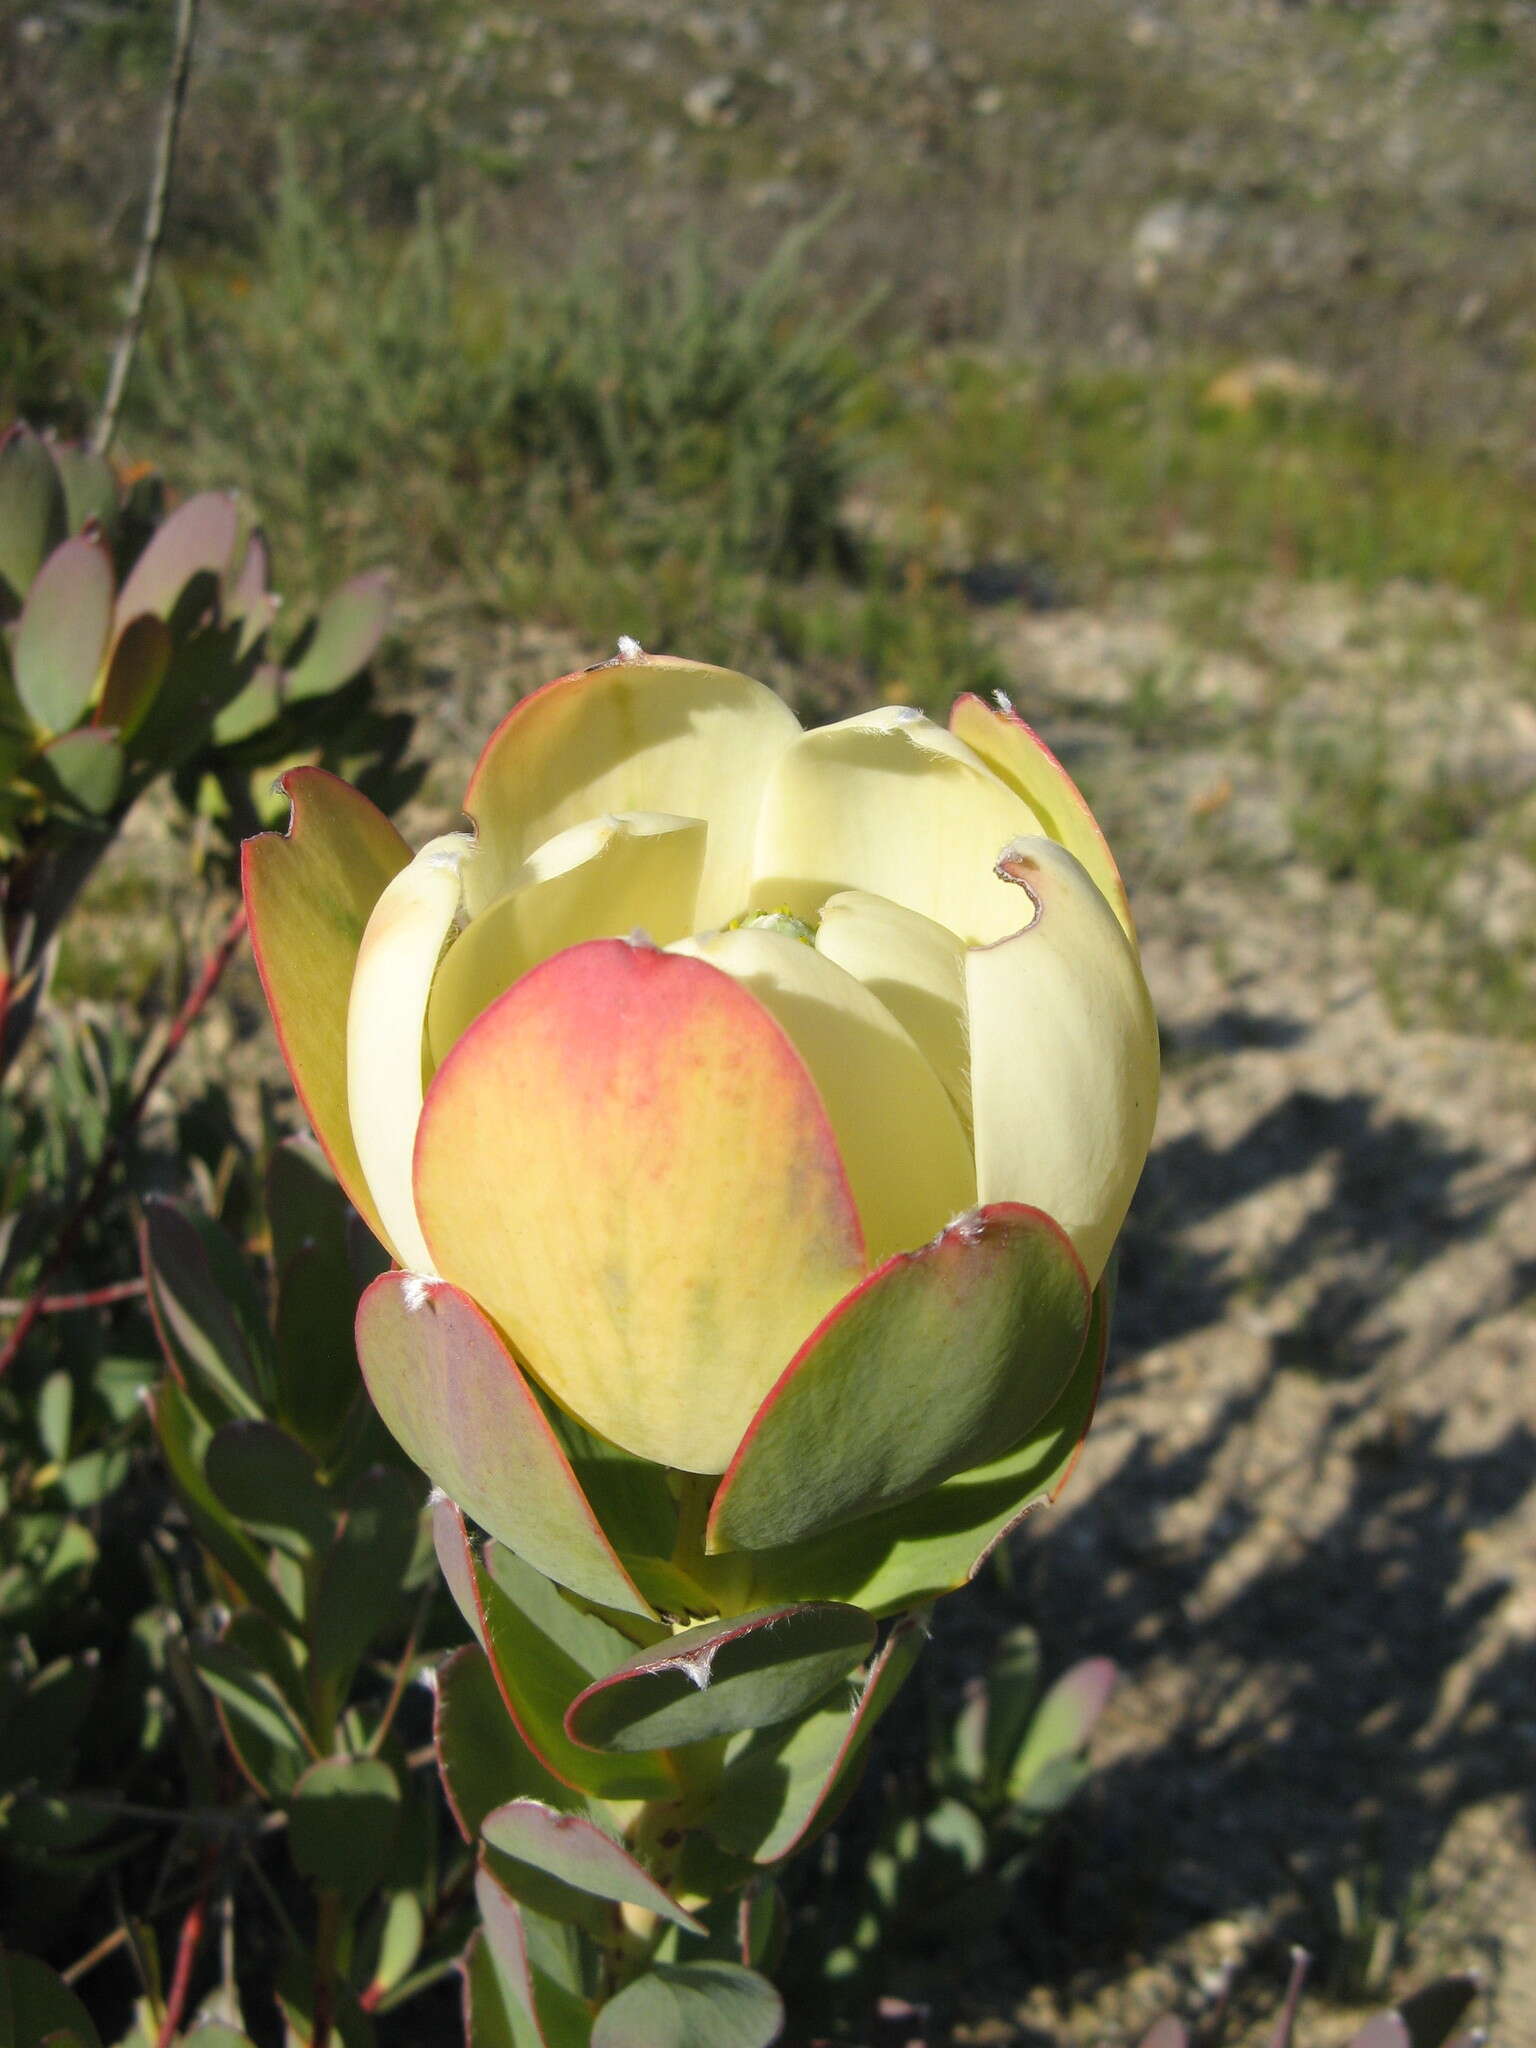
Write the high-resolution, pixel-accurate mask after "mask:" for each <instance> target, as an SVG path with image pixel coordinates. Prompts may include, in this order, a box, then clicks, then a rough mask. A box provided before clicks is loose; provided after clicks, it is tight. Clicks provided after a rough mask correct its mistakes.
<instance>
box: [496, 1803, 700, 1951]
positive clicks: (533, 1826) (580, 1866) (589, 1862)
mask: <svg viewBox="0 0 1536 2048" xmlns="http://www.w3.org/2000/svg"><path fill="white" fill-rule="evenodd" d="M480 1834H481V1837H482V1839H483V1840H484V1841H485V1842H486V1843H487V1845H488V1846H489V1847H490V1848H492V1849H495V1850H496V1851H497V1852H498V1854H499V1855H500V1856H502V1857H505V1858H507V1859H508V1860H509V1861H510V1862H512V1863H514V1864H519V1863H523V1864H530V1865H531V1866H532V1867H533V1869H535V1870H536V1871H538V1872H539V1874H540V1876H541V1877H543V1878H550V1879H553V1880H554V1881H555V1882H556V1883H558V1884H562V1885H569V1886H570V1887H571V1889H572V1890H573V1891H576V1892H581V1893H584V1894H586V1895H587V1896H588V1897H589V1898H594V1899H607V1900H609V1901H611V1902H612V1903H614V1904H615V1905H630V1906H640V1907H643V1908H644V1909H645V1910H646V1911H647V1912H651V1913H657V1914H659V1915H660V1916H661V1918H662V1919H663V1920H670V1921H671V1922H672V1923H673V1925H674V1926H676V1927H681V1928H683V1929H684V1930H685V1931H686V1932H687V1933H689V1934H703V1933H704V1931H705V1930H704V1928H703V1926H702V1924H701V1923H700V1922H699V1921H697V1920H696V1919H695V1918H694V1917H693V1915H692V1914H691V1913H688V1912H685V1911H684V1910H683V1908H682V1907H681V1906H680V1905H679V1904H678V1903H677V1901H676V1899H674V1898H673V1897H672V1895H671V1894H670V1893H669V1892H668V1891H666V1890H665V1889H664V1888H663V1887H662V1886H661V1885H659V1884H658V1883H657V1882H656V1880H655V1878H654V1877H652V1876H651V1874H650V1872H649V1871H648V1870H647V1869H646V1868H645V1867H644V1865H643V1864H640V1863H637V1862H636V1861H635V1859H634V1857H633V1856H631V1855H630V1853H629V1851H628V1850H627V1849H625V1848H623V1847H622V1846H621V1845H620V1844H619V1843H618V1842H616V1841H615V1840H614V1839H613V1837H612V1836H611V1835H608V1834H605V1833H604V1832H603V1830H602V1829H601V1828H600V1827H597V1826H595V1825H594V1823H593V1822H592V1821H590V1820H587V1819H584V1818H583V1816H582V1815H580V1814H577V1813H561V1812H559V1811H557V1810H556V1809H555V1808H554V1807H551V1806H546V1805H544V1804H543V1803H542V1802H541V1801H539V1800H537V1799H526V1798H519V1799H510V1800H508V1801H507V1803H506V1804H505V1805H504V1806H498V1807H497V1808H496V1810H495V1811H494V1812H493V1813H489V1814H487V1815H486V1817H485V1819H484V1821H483V1822H482V1823H481V1827H480ZM497 1874H498V1876H500V1877H501V1878H502V1879H503V1881H504V1882H506V1883H507V1884H508V1885H509V1886H510V1887H511V1888H512V1889H513V1890H514V1891H515V1890H516V1876H515V1874H514V1873H512V1872H509V1871H504V1870H503V1869H502V1868H501V1866H500V1865H498V1866H497ZM540 1910H545V1909H542V1908H541V1909H540ZM551 1910H552V1909H551Z"/></svg>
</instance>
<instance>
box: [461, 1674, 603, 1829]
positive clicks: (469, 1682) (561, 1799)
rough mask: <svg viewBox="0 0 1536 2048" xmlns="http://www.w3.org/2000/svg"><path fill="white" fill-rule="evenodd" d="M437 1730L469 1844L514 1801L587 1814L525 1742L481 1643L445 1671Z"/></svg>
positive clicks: (575, 1795)
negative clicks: (538, 1801)
mask: <svg viewBox="0 0 1536 2048" xmlns="http://www.w3.org/2000/svg"><path fill="white" fill-rule="evenodd" d="M432 1726H433V1739H434V1742H435V1745H436V1749H437V1768H438V1772H439V1775H440V1776H441V1778H442V1781H443V1791H444V1792H445V1794H446V1795H447V1799H448V1804H449V1807H450V1808H451V1809H452V1812H453V1817H454V1819H455V1820H456V1821H457V1822H458V1826H459V1833H460V1834H461V1835H462V1836H463V1837H464V1839H465V1841H466V1842H473V1841H474V1839H475V1837H476V1836H477V1835H478V1834H479V1832H480V1823H481V1822H482V1821H483V1820H484V1819H485V1816H486V1815H487V1814H488V1813H490V1812H492V1811H494V1809H495V1808H496V1807H498V1806H503V1805H505V1804H506V1802H507V1801H508V1800H509V1799H521V1798H538V1799H542V1800H544V1801H545V1803H546V1804H547V1805H550V1806H562V1807H569V1806H575V1807H577V1808H579V1809H581V1810H583V1811H584V1810H585V1808H586V1801H585V1799H583V1797H582V1796H581V1794H580V1793H579V1792H572V1791H571V1790H570V1788H569V1787H568V1786H566V1785H562V1784H561V1783H560V1781H559V1779H558V1778H555V1777H551V1775H550V1773H549V1772H548V1771H546V1770H545V1768H544V1766H543V1765H542V1764H541V1763H540V1762H539V1760H538V1758H537V1757H536V1756H535V1755H534V1753H533V1751H532V1750H531V1749H530V1748H529V1747H528V1745H527V1743H525V1742H524V1741H523V1739H522V1737H521V1736H520V1735H519V1734H518V1732H517V1729H516V1728H515V1726H514V1725H513V1723H512V1719H511V1717H510V1715H509V1714H508V1713H507V1710H506V1708H505V1706H504V1705H503V1704H502V1698H501V1693H500V1692H499V1690H498V1689H497V1685H496V1679H495V1676H494V1674H493V1672H492V1670H491V1667H490V1663H489V1661H488V1660H487V1658H486V1655H485V1652H484V1651H483V1650H479V1649H477V1648H476V1647H475V1645H474V1644H473V1643H465V1644H464V1646H463V1648H462V1649H458V1650H455V1651H454V1652H453V1654H452V1655H451V1656H449V1657H447V1658H445V1659H444V1661H443V1662H442V1663H441V1664H440V1665H439V1666H438V1671H437V1687H436V1695H435V1701H434V1710H433V1722H432Z"/></svg>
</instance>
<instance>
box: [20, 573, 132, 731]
mask: <svg viewBox="0 0 1536 2048" xmlns="http://www.w3.org/2000/svg"><path fill="white" fill-rule="evenodd" d="M111 630H112V559H111V556H110V555H109V554H108V553H107V548H106V543H105V542H104V541H101V540H90V539H86V538H84V537H81V538H80V539H78V540H67V541H65V543H64V544H63V546H62V547H57V548H55V549H54V551H53V553H52V554H51V555H50V556H49V557H48V559H47V561H46V562H44V564H43V566H42V568H41V569H39V571H38V573H37V576H36V578H35V579H34V581H33V584H32V588H31V589H30V590H29V591H28V592H27V601H26V603H25V604H24V605H23V606H22V611H21V617H20V619H18V621H17V622H16V640H15V645H14V647H13V648H12V652H11V672H12V675H13V676H14V678H15V683H16V694H17V696H18V697H19V698H20V699H21V702H22V705H23V707H24V709H25V711H26V714H27V716H28V717H29V718H30V719H31V721H32V723H33V724H34V725H35V726H36V727H37V728H38V729H39V731H41V732H48V733H63V732H68V731H69V730H70V728H71V727H72V726H73V725H74V724H75V723H76V721H77V720H78V719H79V717H80V714H81V713H82V712H83V711H84V710H85V708H86V706H87V705H88V704H89V703H90V701H91V698H92V696H93V695H94V694H95V689H96V678H97V676H98V675H99V674H100V673H101V665H102V660H103V658H104V656H105V654H106V651H107V637H108V635H109V633H110V632H111Z"/></svg>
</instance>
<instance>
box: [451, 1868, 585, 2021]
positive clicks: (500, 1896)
mask: <svg viewBox="0 0 1536 2048" xmlns="http://www.w3.org/2000/svg"><path fill="white" fill-rule="evenodd" d="M475 1903H476V1905H477V1906H478V1907H479V1908H480V1928H481V1937H480V1942H479V1943H478V1944H477V1945H476V1952H473V1953H472V1954H471V1956H470V1959H469V1964H468V1968H467V1970H466V1972H465V1978H466V1990H467V1994H468V1995H467V1998H466V2004H467V2005H468V2007H469V2014H468V2024H467V2025H466V2028H465V2032H466V2035H467V2038H468V2040H469V2042H470V2048H481V2044H482V2042H484V2043H485V2048H493V2044H494V2048H501V2043H502V2042H504V2041H506V2040H507V2039H508V2038H509V2037H510V2040H511V2042H512V2043H513V2044H515V2048H586V2044H587V2043H588V2042H589V2041H590V2039H591V2037H592V2016H591V2014H590V2012H589V2011H588V2009H587V2006H586V2004H585V2002H584V2001H583V2000H582V1999H580V1998H578V1997H577V1996H576V1994H575V1993H574V1992H573V1991H570V1990H568V1989H567V1988H566V1986H565V1985H563V1984H561V1983H559V1982H558V1981H557V1980H556V1979H555V1978H554V1977H552V1976H550V1975H549V1973H548V1972H547V1971H545V1970H542V1969H540V1968H539V1966H538V1964H537V1963H536V1962H535V1961H534V1959H533V1957H532V1956H531V1955H530V1953H529V1946H530V1944H529V1938H528V1937H529V1929H528V1926H527V1924H526V1923H525V1920H524V1916H523V1913H522V1909H521V1908H520V1907H519V1906H518V1903H517V1901H516V1900H515V1899H514V1898H513V1897H512V1896H511V1895H510V1893H508V1891H507V1890H506V1888H505V1887H504V1886H503V1885H501V1884H499V1883H498V1882H497V1880H496V1879H495V1877H493V1876H492V1874H491V1873H490V1871H488V1870H485V1869H481V1870H480V1871H479V1872H478V1873H477V1874H476V1877H475ZM535 1924H537V1923H535ZM487 1965H489V1974H490V1981H489V1982H487V1981H486V1975H487V1972H486V1966H487ZM498 1993H499V1996H500V1998H501V2000H502V2001H504V2003H505V2008H506V2010H505V2019H504V2026H503V2030H502V2031H501V2032H499V2033H498V2032H495V2031H482V2029H481V2027H479V2026H477V2025H476V2018H477V2015H476V2012H475V2006H476V2004H477V2003H482V2004H483V2003H485V2002H489V2001H490V2000H492V1999H493V1998H495V1997H496V1995H497V1994H498Z"/></svg>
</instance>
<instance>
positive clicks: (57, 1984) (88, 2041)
mask: <svg viewBox="0 0 1536 2048" xmlns="http://www.w3.org/2000/svg"><path fill="white" fill-rule="evenodd" d="M0 1980H3V1991H0V2000H3V2003H0V2018H4V2019H6V2020H8V2022H9V2030H10V2039H9V2040H8V2041H6V2042H5V2044H4V2048H37V2044H39V2043H41V2042H43V2041H45V2040H47V2038H48V2036H49V2035H50V2034H58V2033H63V2034H73V2035H75V2036H76V2037H77V2038H78V2039H79V2040H80V2041H81V2042H82V2043H83V2044H84V2048H101V2036H100V2035H99V2034H98V2033H97V2031H96V2028H95V2025H94V2023H93V2022H92V2019H91V2016H90V2014H89V2013H88V2012H87V2011H86V2009H85V2007H84V2005H83V2004H82V2003H81V2002H80V2000H79V1998H77V1997H76V1995H75V1993H74V1992H73V1991H71V1990H70V1988H69V1986H68V1985H67V1984H65V1983H63V1982H62V1980H61V1979H60V1978H58V1977H56V1976H55V1975H54V1973H53V1971H52V1970H50V1969H49V1967H48V1965H47V1964H46V1963H40V1962H39V1961H38V1960H37V1959H36V1957H34V1956H20V1955H15V1954H10V1955H3V1954H0Z"/></svg>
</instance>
